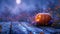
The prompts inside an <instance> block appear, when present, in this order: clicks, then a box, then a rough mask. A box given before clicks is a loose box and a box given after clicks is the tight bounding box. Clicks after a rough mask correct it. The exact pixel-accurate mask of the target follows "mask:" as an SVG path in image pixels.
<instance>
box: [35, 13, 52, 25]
mask: <svg viewBox="0 0 60 34" xmlns="http://www.w3.org/2000/svg"><path fill="white" fill-rule="evenodd" d="M50 20H51V16H50V14H49V13H38V14H36V16H35V21H36V23H37V25H48V22H49V21H50Z"/></svg>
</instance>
